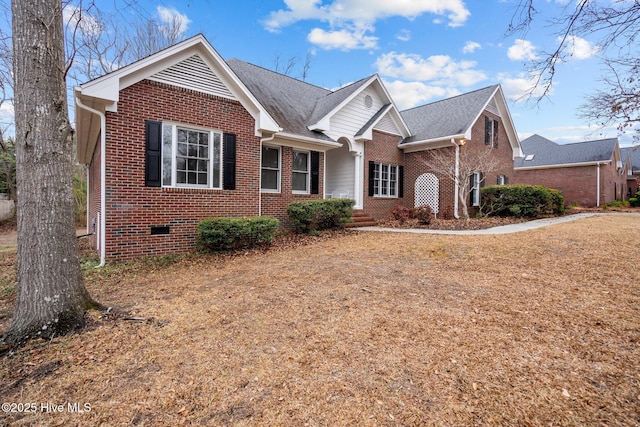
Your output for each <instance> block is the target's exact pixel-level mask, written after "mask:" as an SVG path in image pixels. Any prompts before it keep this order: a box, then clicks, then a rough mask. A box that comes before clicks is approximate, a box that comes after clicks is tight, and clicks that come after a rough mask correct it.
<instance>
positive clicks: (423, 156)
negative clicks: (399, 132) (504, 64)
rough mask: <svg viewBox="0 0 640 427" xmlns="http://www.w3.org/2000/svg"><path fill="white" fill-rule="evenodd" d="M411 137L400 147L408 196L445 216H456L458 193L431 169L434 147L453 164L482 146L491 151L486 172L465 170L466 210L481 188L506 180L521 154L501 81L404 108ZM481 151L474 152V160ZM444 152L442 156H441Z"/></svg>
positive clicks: (475, 201) (476, 201) (475, 203)
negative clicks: (492, 161) (492, 159)
mask: <svg viewBox="0 0 640 427" xmlns="http://www.w3.org/2000/svg"><path fill="white" fill-rule="evenodd" d="M401 114H402V117H403V118H404V120H405V122H406V123H407V125H408V126H409V129H411V132H412V136H410V137H409V138H406V139H404V140H403V141H402V142H401V144H400V148H401V149H402V150H403V151H404V153H405V164H406V167H405V169H406V172H405V182H406V189H405V194H406V195H407V198H408V201H409V202H411V201H413V203H414V205H415V206H420V205H423V204H428V205H430V206H431V207H432V209H433V210H434V211H435V212H437V213H438V214H439V215H441V216H443V217H451V216H454V217H458V216H459V215H461V214H462V212H460V211H459V206H458V204H459V203H458V197H457V191H459V190H457V189H456V186H455V185H454V181H452V180H451V179H450V178H447V177H446V176H445V175H443V174H442V172H441V173H437V172H435V171H430V170H429V169H430V167H429V166H430V165H432V164H433V158H432V157H433V154H434V152H435V151H438V152H439V153H442V152H443V151H445V152H448V155H449V156H450V158H451V160H450V163H451V165H455V164H456V162H457V161H460V160H459V159H461V158H462V159H463V162H464V159H465V158H467V159H473V158H474V156H473V155H474V154H480V153H479V152H480V151H485V150H491V152H492V153H491V154H492V155H493V156H494V157H495V159H497V164H496V165H494V167H493V169H492V170H490V171H484V170H481V166H479V167H478V169H477V170H473V171H469V172H471V174H470V175H471V176H469V177H461V179H469V180H470V183H469V187H468V188H469V190H470V192H469V194H468V195H466V194H465V195H464V197H466V198H467V199H468V201H467V206H468V207H469V211H470V212H473V211H477V209H478V208H479V205H480V187H483V186H484V185H485V184H486V185H493V184H508V183H509V180H510V178H511V175H513V161H514V159H515V158H517V157H520V156H522V150H521V146H520V142H519V140H518V136H517V133H516V130H515V128H514V125H513V121H512V120H511V115H510V113H509V109H508V107H507V104H506V101H505V97H504V94H503V92H502V89H501V88H500V86H499V85H496V86H490V87H486V88H484V89H479V90H476V91H473V92H469V93H466V94H463V95H459V96H456V97H453V98H448V99H444V100H442V101H438V102H434V103H431V104H427V105H423V106H420V107H416V108H412V109H410V110H406V111H403V112H402V113H401ZM478 157H480V156H476V157H475V158H476V159H477V158H478ZM441 159H442V157H440V159H439V160H440V161H441Z"/></svg>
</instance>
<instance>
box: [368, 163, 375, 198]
mask: <svg viewBox="0 0 640 427" xmlns="http://www.w3.org/2000/svg"><path fill="white" fill-rule="evenodd" d="M375 173H376V164H375V162H373V161H369V197H373V182H374V175H375Z"/></svg>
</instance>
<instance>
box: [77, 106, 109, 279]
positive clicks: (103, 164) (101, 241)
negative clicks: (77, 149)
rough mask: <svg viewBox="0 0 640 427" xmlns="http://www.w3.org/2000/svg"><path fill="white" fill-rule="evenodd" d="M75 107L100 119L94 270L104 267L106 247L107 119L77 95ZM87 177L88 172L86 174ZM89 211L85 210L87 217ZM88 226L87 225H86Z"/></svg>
mask: <svg viewBox="0 0 640 427" xmlns="http://www.w3.org/2000/svg"><path fill="white" fill-rule="evenodd" d="M75 98H76V105H77V106H78V107H80V108H82V109H83V110H86V111H89V112H90V113H93V114H97V115H98V117H100V155H101V156H102V158H101V159H100V160H101V161H100V217H99V222H100V224H99V230H100V231H99V234H98V239H97V242H96V243H97V244H98V246H99V247H100V264H98V265H97V266H96V267H95V268H100V267H104V265H105V261H106V258H107V256H106V254H107V252H106V245H105V238H104V237H105V234H106V224H105V223H106V221H105V215H106V212H107V206H106V204H107V189H106V186H107V161H106V157H107V156H106V154H107V153H106V148H107V135H106V129H107V118H106V116H105V114H104V113H102V112H100V111H98V110H96V109H94V108H91V107H89V106H87V105H84V104H83V103H82V101H81V100H80V98H79V97H78V95H76V96H75ZM87 175H88V172H87ZM88 205H89V200H88V199H87V206H88ZM88 212H89V210H88V209H87V215H88ZM87 226H88V225H87Z"/></svg>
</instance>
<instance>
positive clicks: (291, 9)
mask: <svg viewBox="0 0 640 427" xmlns="http://www.w3.org/2000/svg"><path fill="white" fill-rule="evenodd" d="M518 1H519V0H482V1H480V0H476V1H463V0H234V1H226V0H225V1H221V0H199V1H177V0H168V1H164V2H157V1H149V0H139V1H138V4H137V6H136V9H137V10H138V11H139V13H140V12H141V13H143V14H147V16H149V17H155V18H156V19H158V20H159V21H162V20H163V19H171V18H172V17H174V16H178V17H179V19H180V20H181V21H182V23H183V27H182V28H183V31H184V36H185V37H188V36H191V35H194V34H197V33H202V34H204V35H205V37H206V38H207V39H208V40H209V42H210V43H211V44H212V45H213V47H214V48H215V49H216V50H217V51H218V52H219V53H220V54H221V55H222V57H223V58H225V59H230V58H239V59H242V60H244V61H247V62H251V63H254V64H257V65H261V66H263V67H265V68H270V69H273V68H274V67H275V62H276V58H279V60H280V62H281V63H285V62H286V61H287V60H288V59H289V58H290V57H295V58H297V60H298V62H297V65H296V66H295V67H294V70H293V72H292V73H291V75H292V76H293V77H300V76H301V75H302V68H303V63H304V62H305V58H306V57H307V56H308V57H309V58H310V62H309V64H310V68H309V70H308V75H307V77H306V81H307V82H309V83H312V84H315V85H318V86H322V87H325V88H329V89H334V88H338V87H340V86H342V85H345V84H348V83H350V82H353V81H356V80H359V79H361V78H363V77H366V76H369V75H371V74H374V73H377V74H379V75H380V77H381V78H382V79H383V81H384V82H385V84H386V85H387V88H388V90H389V92H390V93H391V95H392V97H393V98H394V100H395V102H396V104H397V106H398V108H400V109H401V110H402V109H406V108H410V107H414V106H417V105H421V104H425V103H429V102H433V101H436V100H439V99H442V98H446V97H449V96H453V95H456V94H460V93H464V92H468V91H472V90H475V89H479V88H482V87H486V86H489V85H493V84H496V83H500V84H501V85H502V87H503V90H504V92H505V94H506V96H507V98H508V99H509V108H510V110H511V115H512V118H513V120H514V123H515V127H516V130H517V131H518V133H519V135H520V137H521V138H525V137H527V136H529V135H531V134H533V133H538V134H540V135H542V136H544V137H546V138H549V139H552V140H554V141H556V142H560V143H565V142H575V141H582V140H587V139H598V138H603V137H613V136H617V134H618V133H617V130H616V129H615V128H614V127H612V128H608V129H601V128H599V127H598V126H590V125H589V123H588V122H586V121H585V120H581V119H579V118H578V117H577V115H576V113H577V108H578V106H579V105H580V104H582V103H583V102H584V97H585V95H588V94H589V93H590V92H592V91H593V89H594V88H595V87H596V86H597V85H598V81H599V74H600V71H601V68H602V66H601V64H600V62H599V60H598V58H597V57H596V56H597V53H598V48H597V46H595V45H594V44H593V41H590V40H585V39H581V38H576V39H575V40H574V43H573V48H574V50H573V52H572V53H573V55H572V58H571V60H570V61H568V62H566V63H563V64H562V65H561V66H560V67H558V69H557V73H556V77H555V83H554V86H553V90H552V92H551V94H550V96H549V97H548V99H545V100H543V101H542V102H541V103H536V102H524V101H517V100H518V99H519V98H521V97H522V95H523V94H524V93H525V91H526V90H527V89H528V88H530V87H531V81H532V78H533V76H532V75H531V74H529V73H527V71H526V67H525V65H524V64H525V62H526V61H527V60H530V59H535V58H536V57H539V56H540V55H541V54H542V52H544V51H549V50H551V49H552V48H554V47H555V46H554V43H555V39H556V35H554V34H553V32H552V30H551V29H549V28H548V27H546V26H545V25H546V23H545V21H544V20H545V17H550V16H554V15H556V14H557V13H558V11H559V10H560V9H562V8H563V7H572V6H573V3H574V2H572V1H570V0H539V1H537V2H536V7H537V8H538V10H539V12H540V14H539V16H538V21H537V23H538V26H537V27H536V28H534V29H532V30H531V31H529V32H528V33H527V34H526V35H524V34H520V35H516V36H511V37H506V36H505V33H506V30H507V28H508V25H509V22H510V20H511V18H512V15H513V12H514V8H515V6H516V5H517V3H518ZM96 4H97V6H98V7H99V8H100V7H105V8H109V7H112V6H113V1H110V0H96ZM621 143H622V144H623V145H628V144H630V143H631V136H630V135H623V136H621Z"/></svg>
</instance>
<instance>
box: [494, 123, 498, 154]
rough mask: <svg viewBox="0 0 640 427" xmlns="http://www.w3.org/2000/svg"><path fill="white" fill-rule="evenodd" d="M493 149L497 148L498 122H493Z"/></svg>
mask: <svg viewBox="0 0 640 427" xmlns="http://www.w3.org/2000/svg"><path fill="white" fill-rule="evenodd" d="M493 148H498V121H497V120H494V121H493Z"/></svg>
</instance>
